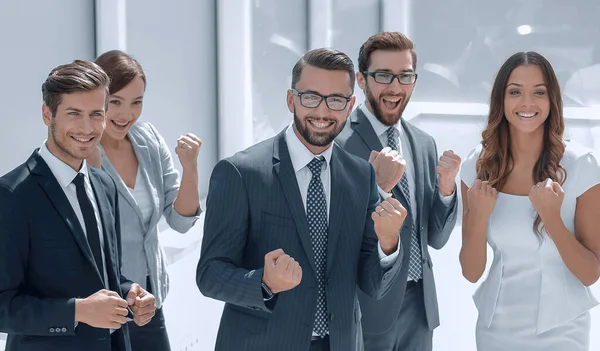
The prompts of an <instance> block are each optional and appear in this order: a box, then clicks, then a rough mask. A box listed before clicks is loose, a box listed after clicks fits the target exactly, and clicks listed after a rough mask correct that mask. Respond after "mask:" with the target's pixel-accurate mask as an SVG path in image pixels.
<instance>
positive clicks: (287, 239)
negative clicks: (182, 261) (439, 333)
mask: <svg viewBox="0 0 600 351" xmlns="http://www.w3.org/2000/svg"><path fill="white" fill-rule="evenodd" d="M354 78H355V76H354V65H353V64H352V60H350V58H349V57H348V56H346V55H345V54H344V53H342V52H339V51H335V50H330V49H315V50H312V51H309V52H308V53H306V54H305V55H304V56H303V57H302V58H301V59H300V60H299V61H298V63H297V64H296V65H295V66H294V69H293V71H292V87H291V89H290V90H288V93H287V104H288V108H289V110H290V112H292V113H293V114H294V122H293V123H292V124H291V125H290V126H289V127H287V128H286V129H284V130H283V131H282V132H281V133H280V134H278V135H277V136H275V137H273V138H271V139H268V140H266V141H263V142H261V143H258V144H257V145H255V146H252V147H250V148H248V149H247V150H245V151H242V152H240V153H237V154H236V155H234V156H233V157H230V158H227V159H224V160H221V161H220V162H219V163H217V165H216V166H215V169H214V170H213V173H212V176H211V179H210V187H209V193H208V199H207V205H206V218H205V224H204V237H203V241H202V252H201V257H200V261H199V263H198V269H197V275H196V280H197V284H198V287H199V289H200V291H201V292H202V294H204V295H205V296H208V297H211V298H215V299H217V300H221V301H224V302H225V307H224V310H223V315H222V318H221V324H220V328H219V333H218V336H217V341H216V350H231V351H238V350H250V351H253V350H257V351H259V350H260V351H262V350H286V351H295V350H297V351H308V350H311V351H317V350H336V351H352V350H357V349H359V348H360V347H361V346H362V335H361V333H360V318H361V316H360V309H359V307H358V298H357V293H356V286H357V285H358V286H360V287H361V289H362V290H363V291H364V292H365V293H366V294H368V295H369V296H371V297H372V298H373V299H378V298H381V297H382V296H383V295H385V293H386V292H387V291H388V290H389V288H390V287H391V286H392V284H393V282H394V280H395V278H396V276H397V275H398V273H399V272H400V264H401V262H402V256H403V253H402V252H401V251H400V250H399V231H400V228H401V226H402V223H403V221H404V218H405V215H406V210H405V209H404V208H403V207H402V205H401V204H400V202H399V201H397V200H396V199H387V200H385V201H383V202H381V200H380V196H379V193H378V191H377V184H376V180H375V172H374V170H373V167H372V166H371V165H369V163H368V162H366V161H364V160H361V159H360V158H358V157H355V156H352V155H350V154H349V153H347V152H345V151H343V150H342V149H341V148H339V147H338V146H337V145H334V144H333V140H334V139H335V137H336V136H337V135H338V134H339V132H340V131H341V130H342V129H343V128H344V124H345V122H346V120H347V118H348V116H349V114H350V111H352V106H353V105H354V101H355V98H354V97H353V96H352V95H353V87H354ZM384 158H385V157H384ZM385 161H386V162H385V163H386V166H388V167H390V168H392V169H395V170H396V171H397V170H398V169H399V168H400V166H401V164H400V161H399V159H394V158H393V157H387V158H385ZM396 173H397V174H398V177H397V179H396V181H399V179H400V174H401V173H400V172H396Z"/></svg>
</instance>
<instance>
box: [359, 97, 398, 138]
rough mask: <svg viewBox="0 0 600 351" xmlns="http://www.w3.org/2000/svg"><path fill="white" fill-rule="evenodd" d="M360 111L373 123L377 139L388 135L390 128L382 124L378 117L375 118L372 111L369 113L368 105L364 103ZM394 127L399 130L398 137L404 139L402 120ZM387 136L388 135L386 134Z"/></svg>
mask: <svg viewBox="0 0 600 351" xmlns="http://www.w3.org/2000/svg"><path fill="white" fill-rule="evenodd" d="M359 108H360V110H361V111H362V113H364V114H365V116H366V117H367V119H368V120H369V122H370V123H371V126H373V130H374V131H375V134H377V137H380V136H382V135H383V134H386V133H387V130H388V129H389V128H390V127H388V126H386V125H385V124H383V123H381V122H380V121H379V120H378V119H377V117H375V115H374V114H373V113H371V111H369V108H368V107H367V104H366V103H364V102H363V103H362V104H361V105H360V107H359ZM394 127H396V129H397V130H398V136H399V137H400V138H402V134H403V133H402V124H401V122H400V120H398V123H396V125H394ZM386 135H387V134H386Z"/></svg>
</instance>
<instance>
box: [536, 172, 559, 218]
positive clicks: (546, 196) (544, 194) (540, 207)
mask: <svg viewBox="0 0 600 351" xmlns="http://www.w3.org/2000/svg"><path fill="white" fill-rule="evenodd" d="M564 198H565V192H564V191H563V189H562V187H561V186H560V184H559V183H557V182H554V181H552V179H550V178H548V179H546V180H545V181H543V182H539V183H537V184H536V185H534V186H533V187H532V188H531V191H530V192H529V201H531V204H533V207H534V208H535V211H536V212H537V213H538V215H539V216H540V218H541V219H542V221H544V219H545V218H551V216H556V217H560V208H561V206H562V202H563V199H564Z"/></svg>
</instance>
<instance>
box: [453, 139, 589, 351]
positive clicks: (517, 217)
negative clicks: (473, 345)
mask: <svg viewBox="0 0 600 351" xmlns="http://www.w3.org/2000/svg"><path fill="white" fill-rule="evenodd" d="M480 153H481V145H479V146H478V147H477V148H476V149H475V150H473V151H472V152H471V153H470V154H469V156H467V158H466V159H465V161H464V162H463V165H462V168H461V172H460V177H461V180H462V181H463V182H464V183H465V185H467V186H468V187H471V185H472V184H473V182H474V181H475V177H476V171H475V163H476V160H477V158H478V157H479V155H480ZM561 165H562V166H563V167H565V169H566V171H567V180H566V182H565V184H564V185H563V189H564V191H565V199H564V201H563V205H562V208H561V217H562V219H563V222H564V223H565V226H566V227H567V228H568V229H569V231H570V232H571V233H574V215H575V208H576V199H577V197H578V196H580V195H581V194H583V193H584V192H585V191H586V190H588V189H589V188H591V187H592V186H594V185H596V184H599V183H600V166H598V163H597V160H596V157H595V156H594V154H593V153H592V152H591V151H590V150H589V149H586V148H584V147H582V146H580V145H577V144H574V143H573V142H567V147H566V150H565V154H564V155H563V158H562V160H561ZM535 215H536V213H535V209H534V208H533V205H532V204H531V202H530V200H529V197H528V196H515V195H508V194H504V193H500V194H499V196H498V199H497V201H496V205H495V207H494V210H493V212H492V215H491V216H490V220H489V221H488V231H487V242H488V245H490V246H491V247H492V249H493V251H494V256H493V261H492V264H491V267H490V270H489V272H488V275H487V277H486V279H485V281H484V282H483V283H482V284H481V285H480V286H479V288H478V289H477V291H476V292H475V294H474V296H473V299H474V301H475V305H476V306H477V309H478V311H479V316H478V319H477V326H476V340H477V350H479V351H588V350H589V333H590V314H589V309H590V308H592V307H593V306H596V305H597V304H598V302H597V301H596V300H595V299H594V297H593V296H592V294H591V291H590V290H589V288H588V287H586V286H584V285H583V284H582V283H581V281H579V280H578V279H577V278H576V277H575V276H574V275H573V274H572V273H571V272H570V271H569V269H568V268H567V267H566V265H565V264H564V262H563V261H562V258H561V257H560V254H559V253H558V250H557V249H556V246H555V245H554V242H553V241H552V239H551V238H550V237H549V236H548V235H547V234H543V235H542V237H539V236H538V235H536V233H535V232H534V230H533V222H534V220H535ZM488 259H490V258H489V257H488Z"/></svg>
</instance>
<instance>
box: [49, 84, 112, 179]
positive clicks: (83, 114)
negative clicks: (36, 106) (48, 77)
mask: <svg viewBox="0 0 600 351" xmlns="http://www.w3.org/2000/svg"><path fill="white" fill-rule="evenodd" d="M105 106H106V91H105V90H93V91H83V92H74V93H70V94H63V95H62V99H61V103H60V104H59V105H58V107H57V109H56V113H55V114H54V115H53V114H52V110H51V109H50V107H48V106H47V105H43V106H42V115H43V119H44V123H45V124H46V125H47V126H48V141H47V142H46V147H47V148H48V150H49V151H50V152H51V153H52V154H53V155H54V156H56V157H58V158H59V159H60V160H62V161H63V162H65V163H66V164H68V165H69V166H71V167H72V168H73V169H75V170H76V171H79V169H80V168H81V164H82V161H83V160H84V159H86V158H88V157H89V156H90V155H91V154H92V152H93V151H94V150H95V148H96V145H98V142H99V141H100V138H101V137H102V132H103V131H104V128H105V126H106V120H105Z"/></svg>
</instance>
